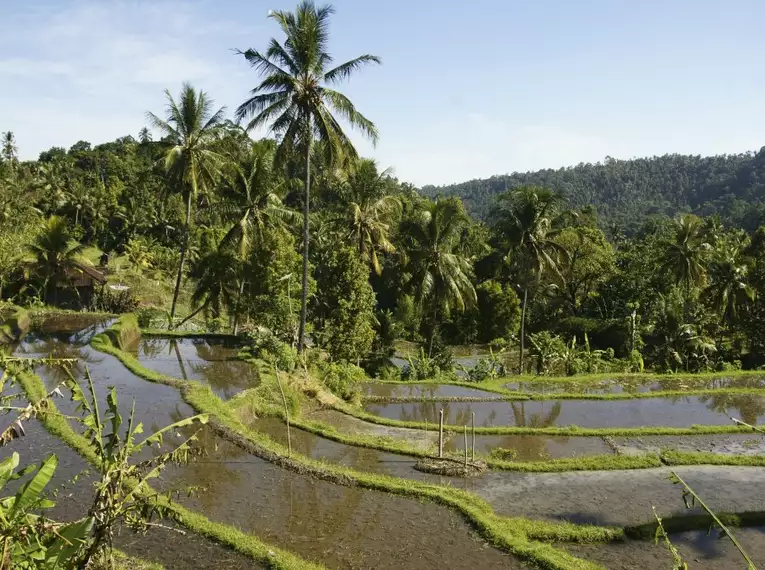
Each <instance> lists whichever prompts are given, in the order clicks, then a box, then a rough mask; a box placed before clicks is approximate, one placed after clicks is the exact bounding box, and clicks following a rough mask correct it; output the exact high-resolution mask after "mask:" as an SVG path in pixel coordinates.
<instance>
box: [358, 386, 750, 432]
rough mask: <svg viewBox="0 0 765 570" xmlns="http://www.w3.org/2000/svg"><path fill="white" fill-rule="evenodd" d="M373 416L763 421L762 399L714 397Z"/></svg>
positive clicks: (617, 422)
mask: <svg viewBox="0 0 765 570" xmlns="http://www.w3.org/2000/svg"><path fill="white" fill-rule="evenodd" d="M365 408H366V410H367V411H368V412H370V413H372V414H376V415H379V416H383V417H386V418H392V419H397V420H407V421H419V422H422V421H426V420H427V421H428V422H436V421H438V417H439V415H438V414H439V410H441V409H442V408H443V410H444V418H445V421H446V423H448V424H452V425H465V424H469V423H470V421H471V414H472V413H475V422H476V425H477V426H526V427H549V426H567V425H578V426H581V427H639V426H676V427H685V426H691V425H694V424H697V425H726V424H730V423H731V420H730V418H729V416H734V417H736V418H739V419H742V420H744V421H745V422H747V423H751V424H755V423H759V422H761V421H762V420H764V419H765V396H757V395H751V394H717V395H711V396H680V397H675V398H641V399H636V400H541V401H520V402H414V403H404V404H402V403H391V404H378V403H374V404H373V403H369V404H367V405H366V406H365Z"/></svg>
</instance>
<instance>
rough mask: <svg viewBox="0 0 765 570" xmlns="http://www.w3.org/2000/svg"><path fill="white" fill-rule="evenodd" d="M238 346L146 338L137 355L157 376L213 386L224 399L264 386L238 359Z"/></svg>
mask: <svg viewBox="0 0 765 570" xmlns="http://www.w3.org/2000/svg"><path fill="white" fill-rule="evenodd" d="M240 348H241V346H240V345H239V344H237V343H233V342H226V341H221V340H215V341H213V340H205V339H187V338H184V339H169V338H143V339H141V341H140V343H139V345H138V346H137V347H136V350H135V352H134V355H135V356H136V357H137V358H138V360H139V361H140V362H141V364H143V365H144V366H146V367H147V368H150V369H152V370H154V371H156V372H160V373H162V374H165V375H167V376H172V377H174V378H182V379H184V380H197V381H199V382H204V383H206V384H209V385H210V388H212V390H213V392H215V393H216V394H217V395H218V396H220V397H221V398H223V399H228V398H230V397H232V396H234V395H235V394H236V393H238V392H241V391H242V390H245V389H247V388H252V387H254V386H257V385H258V384H259V383H260V380H259V378H258V375H257V371H256V370H255V368H254V367H252V366H250V365H249V364H247V363H246V362H242V361H239V360H237V359H236V355H237V353H238V352H239V349H240Z"/></svg>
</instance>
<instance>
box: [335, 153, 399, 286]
mask: <svg viewBox="0 0 765 570" xmlns="http://www.w3.org/2000/svg"><path fill="white" fill-rule="evenodd" d="M389 177H390V169H387V170H384V171H382V172H380V173H378V172H377V164H376V163H375V161H374V160H369V159H362V160H359V161H358V162H357V163H356V164H355V165H354V166H353V167H352V168H351V170H350V172H349V173H348V179H347V190H348V191H347V204H346V206H345V208H346V211H345V213H344V214H345V224H346V227H347V228H349V233H348V237H349V240H350V242H351V244H352V245H353V247H354V248H355V249H356V250H357V251H358V252H359V255H360V256H361V257H362V259H363V260H364V261H365V262H366V263H368V264H370V265H371V266H372V269H374V271H375V273H377V275H380V273H382V268H381V267H380V259H379V257H378V252H382V253H393V252H394V251H396V248H395V247H394V245H393V243H391V241H390V226H391V221H392V218H393V216H394V215H395V214H396V213H398V212H399V211H400V209H401V202H400V201H399V200H398V198H397V197H396V196H393V195H392V194H388V193H387V189H388V184H387V182H388V179H389Z"/></svg>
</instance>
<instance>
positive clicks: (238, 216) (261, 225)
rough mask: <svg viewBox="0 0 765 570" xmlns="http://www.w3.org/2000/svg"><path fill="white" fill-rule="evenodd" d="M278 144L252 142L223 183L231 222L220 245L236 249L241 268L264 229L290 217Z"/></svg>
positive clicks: (224, 208)
mask: <svg viewBox="0 0 765 570" xmlns="http://www.w3.org/2000/svg"><path fill="white" fill-rule="evenodd" d="M274 153H275V144H274V142H273V141H268V140H263V141H259V142H255V143H253V144H252V147H251V149H250V153H249V154H248V155H247V156H246V157H245V158H244V159H243V161H242V162H241V164H234V165H233V166H232V168H231V171H232V172H231V174H230V175H229V176H227V177H226V179H227V180H226V184H225V185H224V186H223V191H222V197H223V204H222V206H221V208H220V210H221V213H222V214H223V216H224V218H225V219H226V220H228V221H230V222H232V226H231V229H229V231H228V232H227V233H226V235H225V236H224V237H223V240H222V241H221V248H223V249H233V250H236V251H237V254H238V256H239V260H240V262H242V263H241V266H242V268H244V260H245V259H246V257H247V255H248V253H249V252H250V250H251V248H252V247H253V246H254V245H255V244H258V243H260V242H262V240H263V230H264V229H266V228H268V227H273V226H277V225H280V224H282V223H284V222H286V221H289V220H290V219H291V213H292V211H291V210H289V209H288V208H285V207H283V206H282V200H281V196H280V195H279V192H278V191H279V186H280V184H281V182H280V181H279V180H278V178H277V173H276V172H275V170H274V168H273V166H274ZM244 285H245V279H244V276H241V277H240V279H239V293H238V295H237V302H236V307H235V309H234V322H233V332H234V334H236V333H237V324H238V318H239V306H240V300H241V296H242V293H243V291H244Z"/></svg>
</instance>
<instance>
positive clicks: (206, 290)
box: [179, 249, 241, 325]
mask: <svg viewBox="0 0 765 570" xmlns="http://www.w3.org/2000/svg"><path fill="white" fill-rule="evenodd" d="M240 265H241V264H240V263H239V260H238V259H237V258H236V256H235V255H234V253H233V252H231V251H227V250H224V249H215V250H213V251H211V252H210V253H208V254H207V255H204V256H202V257H200V258H199V259H198V260H197V261H196V262H195V263H193V267H192V268H191V271H190V272H189V277H191V278H192V279H194V280H195V286H194V292H193V293H192V295H191V306H192V307H193V308H194V310H193V311H192V312H191V313H190V314H189V315H187V316H186V317H185V318H184V319H183V320H182V321H181V322H180V323H179V325H182V324H184V323H185V322H186V321H188V320H190V319H192V318H193V317H195V316H196V315H197V314H199V313H200V312H202V311H204V312H205V314H206V315H207V316H208V317H214V318H217V317H219V316H221V315H222V314H223V311H224V310H232V309H233V308H234V307H235V306H236V302H237V295H238V292H239V287H238V286H237V282H238V280H239V279H240V278H241V271H240V269H239V266H240Z"/></svg>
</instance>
